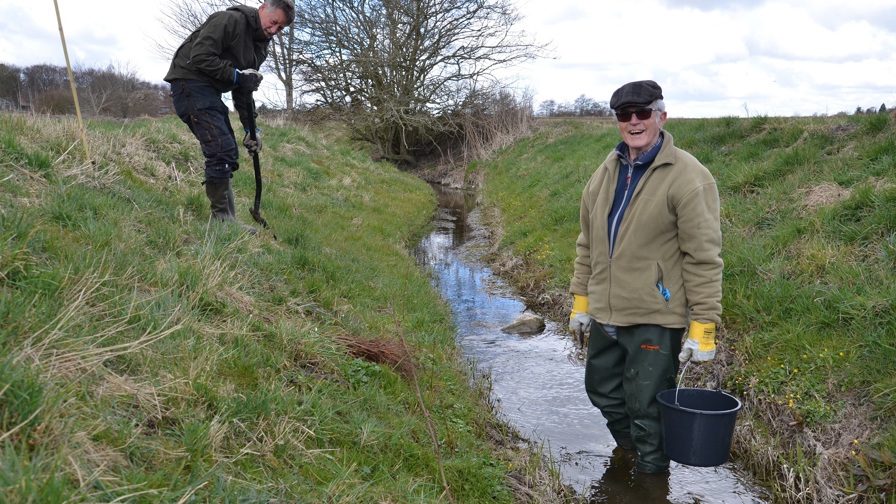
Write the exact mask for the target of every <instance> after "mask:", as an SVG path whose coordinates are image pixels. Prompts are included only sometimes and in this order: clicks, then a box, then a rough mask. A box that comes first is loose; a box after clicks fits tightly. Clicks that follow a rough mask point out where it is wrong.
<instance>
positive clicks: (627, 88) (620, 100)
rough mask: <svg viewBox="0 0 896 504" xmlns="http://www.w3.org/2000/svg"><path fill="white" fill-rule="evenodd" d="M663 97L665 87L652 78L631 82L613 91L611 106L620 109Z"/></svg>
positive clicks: (647, 103) (644, 103) (649, 102)
mask: <svg viewBox="0 0 896 504" xmlns="http://www.w3.org/2000/svg"><path fill="white" fill-rule="evenodd" d="M662 99H663V88H661V87H660V85H659V84H657V83H656V82H654V81H652V80H642V81H635V82H629V83H628V84H624V85H623V86H622V87H621V88H619V89H617V90H616V91H614V92H613V97H612V98H610V108H611V109H613V110H619V109H621V108H622V107H624V106H626V105H649V104H651V103H653V101H654V100H662Z"/></svg>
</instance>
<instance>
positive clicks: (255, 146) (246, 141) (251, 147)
mask: <svg viewBox="0 0 896 504" xmlns="http://www.w3.org/2000/svg"><path fill="white" fill-rule="evenodd" d="M243 146H244V147H246V150H248V151H249V154H258V153H259V152H261V130H260V129H258V128H256V129H255V140H252V135H251V134H250V132H249V129H248V128H246V136H244V137H243Z"/></svg>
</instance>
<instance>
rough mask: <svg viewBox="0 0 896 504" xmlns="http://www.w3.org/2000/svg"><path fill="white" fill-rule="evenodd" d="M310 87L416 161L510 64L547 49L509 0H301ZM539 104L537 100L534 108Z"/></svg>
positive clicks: (392, 153)
mask: <svg viewBox="0 0 896 504" xmlns="http://www.w3.org/2000/svg"><path fill="white" fill-rule="evenodd" d="M296 7H297V8H296V23H295V26H294V28H293V29H294V30H296V31H297V33H296V41H297V47H296V49H295V50H294V51H293V53H294V55H295V56H296V57H297V58H298V62H299V65H298V70H299V71H300V72H301V75H302V83H301V84H300V86H301V90H302V91H303V93H305V94H306V95H308V96H310V97H312V99H313V100H315V101H316V102H317V103H319V104H321V105H324V106H326V107H329V108H331V109H333V110H336V111H342V112H346V114H345V115H344V117H345V118H346V119H347V121H348V124H349V125H350V127H351V129H352V131H353V133H354V134H355V135H356V136H357V137H358V138H359V139H362V140H365V141H368V142H370V143H372V144H373V145H375V146H376V148H377V150H378V153H379V156H381V157H382V158H385V159H389V160H393V161H398V162H413V161H414V160H415V159H417V158H418V157H419V156H421V155H424V154H426V152H425V151H426V150H427V148H428V147H431V146H432V140H433V139H435V138H436V137H438V136H440V135H441V134H442V133H444V132H445V131H452V130H457V129H458V128H459V127H460V126H459V125H460V124H464V123H465V121H461V120H458V118H459V117H460V115H462V114H464V113H465V112H469V111H474V110H475V111H477V112H478V111H480V110H482V109H483V108H485V107H483V105H484V104H482V103H481V102H480V101H479V100H481V98H482V97H490V98H494V97H496V96H499V93H500V91H501V90H502V88H503V85H502V83H501V82H500V79H499V78H498V77H497V74H498V72H499V71H500V70H502V69H506V68H508V67H511V66H513V65H515V64H519V63H523V62H525V61H529V60H532V59H535V58H537V57H539V56H541V55H543V52H544V51H545V47H544V46H542V45H538V44H536V43H535V42H533V41H531V40H529V39H528V37H527V36H526V34H525V33H523V32H518V31H515V30H514V26H515V25H516V24H517V23H518V21H519V20H520V16H519V15H518V13H517V12H516V10H515V7H514V5H513V4H512V3H511V2H510V1H509V0H300V1H299V2H297V6H296ZM530 108H531V107H530Z"/></svg>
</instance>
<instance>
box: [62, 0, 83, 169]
mask: <svg viewBox="0 0 896 504" xmlns="http://www.w3.org/2000/svg"><path fill="white" fill-rule="evenodd" d="M53 5H55V6H56V20H57V21H58V22H59V37H60V38H61V39H62V52H64V53H65V66H66V67H68V82H69V84H71V86H72V98H74V100H75V113H76V114H77V115H78V127H79V128H80V129H81V143H83V144H84V155H85V156H87V162H89V163H91V164H92V160H91V159H90V149H89V148H88V147H87V128H85V127H84V121H83V120H82V119H81V105H80V104H79V103H78V90H77V89H76V88H75V76H74V74H73V73H72V64H71V63H70V62H69V60H68V48H67V47H66V46H65V33H64V32H63V31H62V16H61V15H59V1H58V0H53Z"/></svg>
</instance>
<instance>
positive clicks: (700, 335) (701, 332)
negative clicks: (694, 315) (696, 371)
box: [678, 320, 716, 364]
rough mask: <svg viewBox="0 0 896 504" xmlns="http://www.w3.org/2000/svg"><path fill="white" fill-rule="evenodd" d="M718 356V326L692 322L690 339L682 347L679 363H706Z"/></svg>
mask: <svg viewBox="0 0 896 504" xmlns="http://www.w3.org/2000/svg"><path fill="white" fill-rule="evenodd" d="M715 356H716V324H715V322H709V323H703V322H697V321H696V320H692V321H691V326H690V327H689V328H688V339H687V340H685V342H684V345H683V346H682V347H681V353H680V354H678V362H680V363H682V364H684V363H686V362H687V361H689V360H692V361H694V362H706V361H708V360H712V359H713V357H715Z"/></svg>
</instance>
